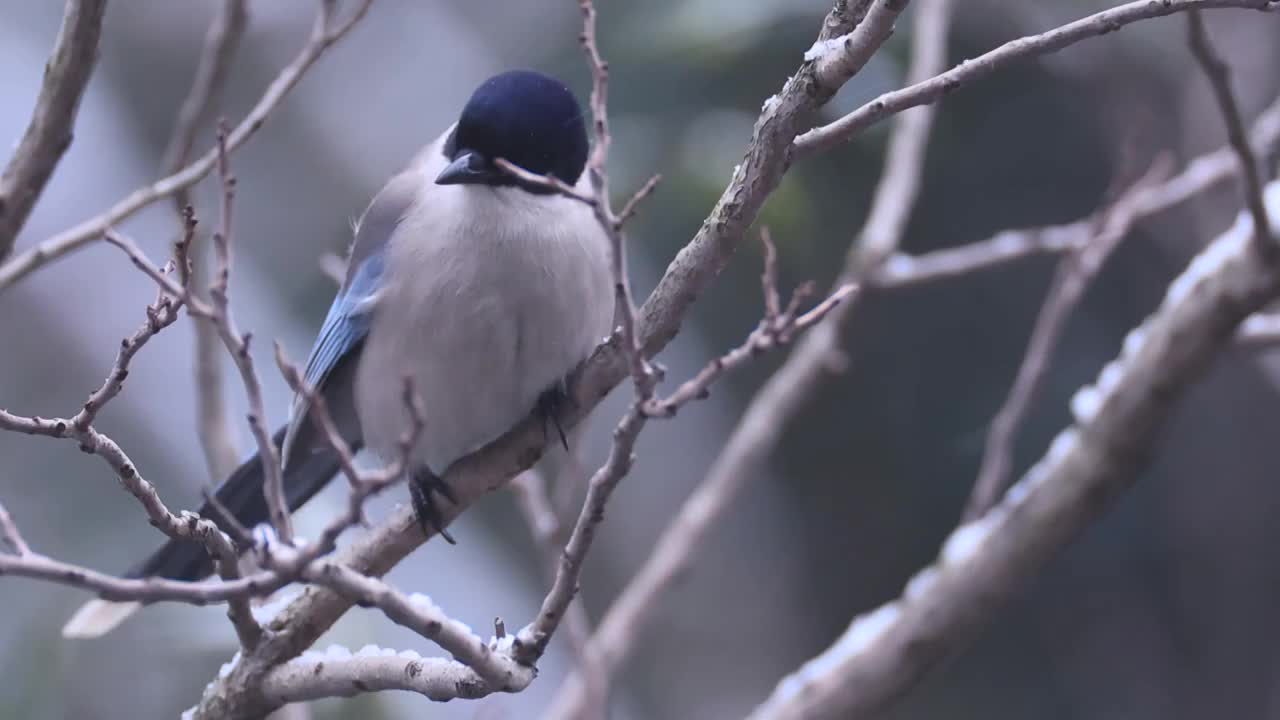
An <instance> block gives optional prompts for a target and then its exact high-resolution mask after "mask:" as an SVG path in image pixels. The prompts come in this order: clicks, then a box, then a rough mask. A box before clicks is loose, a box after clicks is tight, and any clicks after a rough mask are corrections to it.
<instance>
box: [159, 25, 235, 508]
mask: <svg viewBox="0 0 1280 720" xmlns="http://www.w3.org/2000/svg"><path fill="white" fill-rule="evenodd" d="M248 24H249V12H248V2H247V0H223V3H222V5H221V9H220V10H219V11H218V14H217V15H216V16H215V17H214V19H213V22H212V23H211V24H210V25H209V30H208V32H206V33H205V38H204V49H203V50H202V51H201V53H200V60H199V63H198V64H197V65H196V72H195V77H194V78H193V79H192V81H191V90H190V91H189V92H188V93H187V97H186V99H185V100H183V101H182V106H181V107H180V108H179V109H178V116H177V119H176V120H175V121H174V126H173V134H172V135H171V136H170V137H169V143H168V145H167V146H166V147H165V151H164V155H163V156H162V157H163V159H162V160H161V162H160V167H161V172H162V173H163V174H165V175H172V174H173V173H176V172H178V171H179V170H181V169H182V167H183V166H184V165H186V164H187V163H188V162H190V159H191V150H192V148H193V147H194V146H195V140H196V133H197V132H198V131H199V130H200V126H201V125H202V124H203V123H204V122H205V121H206V120H207V119H208V117H209V116H210V115H211V114H212V112H213V111H214V109H215V108H216V107H217V105H218V102H219V98H220V97H221V96H222V90H223V88H224V87H225V86H226V83H227V77H228V76H229V75H230V72H231V65H232V63H233V62H234V61H235V57H236V51H237V49H238V48H239V46H240V40H241V38H242V37H243V36H244V31H245V28H246V27H247V26H248ZM191 206H192V200H191V188H190V186H188V187H184V188H179V189H178V190H177V191H175V192H174V193H173V208H174V211H175V212H176V213H177V214H178V216H179V218H181V217H182V215H183V213H184V212H185V211H186V209H187V208H189V207H191ZM192 256H193V257H195V258H196V259H197V262H196V264H195V269H194V277H193V281H194V282H193V283H191V284H192V285H193V286H194V287H195V288H197V289H198V288H203V287H205V286H206V285H208V283H209V274H208V271H207V265H206V264H205V262H204V260H205V257H206V256H207V253H206V252H205V250H204V247H203V246H202V245H201V244H200V243H197V244H196V245H195V247H194V248H193V249H192ZM193 331H194V333H195V368H194V375H195V385H196V434H197V436H198V437H199V438H200V447H201V449H202V450H203V451H204V458H205V464H206V465H207V466H208V468H209V480H210V482H213V483H217V482H221V481H222V479H223V478H225V477H227V476H228V475H230V474H231V471H232V470H235V468H236V466H237V465H238V464H239V463H240V450H239V449H238V448H237V447H236V442H235V436H234V433H233V432H232V429H231V419H230V417H229V416H228V414H227V405H226V398H225V396H224V395H223V388H224V382H223V372H222V354H221V353H220V352H219V347H220V344H219V341H218V333H217V331H216V329H215V328H214V327H213V325H211V324H210V323H208V322H197V323H195V326H194V328H193Z"/></svg>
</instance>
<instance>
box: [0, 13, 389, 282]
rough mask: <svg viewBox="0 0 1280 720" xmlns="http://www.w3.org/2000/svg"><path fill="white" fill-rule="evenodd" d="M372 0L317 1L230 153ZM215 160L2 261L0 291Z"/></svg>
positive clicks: (197, 175)
mask: <svg viewBox="0 0 1280 720" xmlns="http://www.w3.org/2000/svg"><path fill="white" fill-rule="evenodd" d="M372 2H373V0H361V2H359V3H357V4H356V7H355V9H354V10H353V11H352V13H351V14H350V15H349V16H348V17H347V18H346V19H345V20H341V21H339V20H338V19H337V18H336V16H335V15H336V13H335V9H334V6H335V3H333V2H322V3H321V4H320V8H321V10H320V13H319V15H318V16H317V18H316V22H315V27H314V29H313V30H312V32H311V37H310V38H309V39H308V40H307V43H306V45H304V46H303V48H302V50H301V52H299V53H298V56H297V57H296V58H294V60H293V62H291V63H289V64H288V65H287V66H285V67H284V69H282V70H281V71H280V74H279V75H277V76H276V78H275V80H273V81H272V83H271V84H270V85H269V86H268V87H267V89H266V91H264V92H263V94H262V97H261V98H260V99H259V100H258V104H257V105H255V106H254V107H253V109H252V110H250V111H249V114H248V115H246V116H245V118H244V119H243V120H242V121H241V122H240V124H239V125H237V126H236V128H235V129H234V130H233V131H232V132H231V133H230V135H228V137H227V142H226V145H227V151H228V152H231V151H233V150H235V149H236V148H239V147H240V146H241V145H243V144H244V143H245V142H247V141H248V140H249V138H251V137H253V135H254V133H256V132H257V131H258V129H259V128H261V127H262V125H263V124H264V123H265V122H266V121H267V118H268V117H269V116H270V115H271V113H272V112H273V111H274V110H275V109H276V107H278V106H279V105H280V102H281V101H282V100H284V98H285V97H286V96H287V95H288V94H289V91H290V90H292V89H293V88H294V87H295V86H296V85H297V84H298V82H299V81H300V80H301V79H302V77H303V76H304V75H305V74H306V72H307V70H309V69H310V68H311V66H312V65H314V64H315V62H316V61H317V60H319V59H320V57H321V56H322V55H323V54H324V52H325V51H326V50H328V49H329V47H330V46H331V45H333V44H334V43H335V42H337V41H338V40H340V39H341V38H342V37H343V36H344V35H346V34H347V32H348V31H349V30H351V28H352V27H354V26H355V25H356V23H358V22H359V21H360V19H361V18H363V17H364V15H365V13H366V12H367V11H368V10H369V6H370V5H371V4H372ZM217 162H218V148H216V147H214V148H211V149H210V150H209V151H208V152H206V153H205V154H204V155H203V156H201V157H200V158H199V159H198V160H196V161H195V162H193V163H191V164H190V165H188V166H186V167H185V168H183V169H182V170H180V171H178V172H175V173H173V174H172V175H168V176H167V177H164V178H162V179H160V180H157V181H156V182H154V183H152V184H150V185H147V186H144V187H141V188H138V189H137V190H135V191H133V192H132V193H130V194H129V195H128V196H127V197H125V198H124V199H122V200H120V201H119V202H118V203H116V204H115V205H114V206H112V207H111V208H110V209H108V210H107V211H106V212H103V213H102V214H100V215H96V216H94V217H92V218H89V219H88V220H85V221H84V222H81V223H80V224H79V225H76V226H75V227H72V228H70V229H68V230H65V231H63V232H61V233H59V234H57V235H55V236H53V237H51V238H49V239H48V240H46V241H44V242H42V243H40V244H39V245H37V246H36V247H33V248H31V249H29V250H27V251H25V252H23V253H21V254H19V255H18V256H16V257H14V258H12V259H10V260H9V261H8V262H6V263H4V264H3V265H0V292H3V291H4V290H7V289H8V288H9V287H10V286H12V285H13V284H14V283H16V282H18V281H19V280H21V279H22V278H24V277H26V276H27V275H29V274H31V273H32V272H33V271H35V270H37V269H39V268H41V267H44V266H45V265H47V264H49V263H50V262H52V261H54V260H56V259H58V258H60V257H62V256H63V255H66V254H67V253H70V252H73V251H75V250H78V249H80V248H82V247H84V246H86V245H88V244H89V243H91V242H93V241H94V240H97V239H98V238H100V237H102V236H103V234H104V233H105V232H106V231H107V230H108V229H109V228H110V227H112V226H113V225H117V224H119V223H120V222H121V221H122V220H124V219H125V218H127V217H129V216H131V215H133V214H134V213H136V212H138V211H139V210H141V209H143V208H145V207H147V206H148V205H151V204H152V203H154V202H156V201H158V200H161V199H162V198H165V197H167V196H169V195H171V194H173V193H175V192H177V191H179V190H182V189H184V188H188V187H190V186H192V185H194V184H195V183H197V182H199V181H200V180H202V179H204V178H205V177H206V176H207V175H208V174H209V173H210V172H212V171H213V169H214V167H215V166H216V165H217Z"/></svg>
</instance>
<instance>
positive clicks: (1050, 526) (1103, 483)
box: [751, 183, 1280, 720]
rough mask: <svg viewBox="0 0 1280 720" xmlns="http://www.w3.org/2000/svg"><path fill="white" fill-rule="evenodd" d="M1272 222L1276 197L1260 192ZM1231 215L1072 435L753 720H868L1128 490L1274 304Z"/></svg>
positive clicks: (1084, 392)
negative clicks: (1226, 352) (1176, 420)
mask: <svg viewBox="0 0 1280 720" xmlns="http://www.w3.org/2000/svg"><path fill="white" fill-rule="evenodd" d="M1267 192H1268V194H1269V197H1268V198H1267V204H1268V206H1269V209H1270V216H1271V220H1272V221H1273V222H1274V221H1276V220H1277V219H1280V183H1272V184H1271V185H1270V186H1269V188H1268V191H1267ZM1252 236H1253V222H1252V220H1251V219H1250V218H1249V216H1248V215H1247V214H1244V213H1242V214H1241V216H1240V218H1239V219H1238V220H1237V221H1236V223H1235V225H1234V226H1233V227H1232V228H1231V229H1230V230H1228V231H1227V232H1226V233H1224V234H1223V235H1222V236H1220V237H1219V238H1217V239H1216V240H1214V241H1213V243H1212V244H1210V245H1209V247H1208V248H1206V249H1205V250H1204V251H1203V252H1201V253H1200V255H1199V256H1197V257H1196V259H1195V260H1194V261H1193V262H1192V263H1191V264H1190V265H1189V266H1188V268H1187V269H1186V270H1185V271H1184V272H1183V273H1182V275H1181V276H1180V277H1178V279H1177V280H1175V281H1174V282H1173V284H1172V285H1170V287H1169V290H1168V292H1167V293H1166V295H1165V299H1164V301H1163V302H1162V303H1161V305H1160V307H1159V309H1157V310H1156V312H1155V313H1154V314H1153V315H1152V316H1151V317H1150V318H1148V319H1147V320H1146V321H1145V322H1144V323H1143V324H1142V325H1140V326H1139V327H1137V328H1135V329H1133V330H1132V331H1130V333H1129V335H1128V337H1127V338H1125V341H1124V346H1123V350H1122V352H1121V354H1120V356H1119V357H1118V358H1117V359H1116V360H1114V361H1112V362H1111V363H1108V364H1107V366H1106V367H1105V368H1104V369H1103V370H1102V371H1101V373H1100V374H1099V376H1098V381H1097V383H1096V384H1095V385H1094V386H1091V387H1084V388H1081V389H1080V390H1079V391H1078V392H1077V394H1076V397H1075V398H1073V400H1072V410H1073V414H1074V416H1075V422H1074V424H1073V425H1072V426H1071V427H1069V428H1067V429H1066V430H1064V431H1062V432H1061V433H1060V434H1059V435H1058V437H1057V438H1056V439H1055V440H1054V441H1053V443H1052V446H1051V447H1050V448H1049V450H1048V452H1047V453H1046V454H1045V456H1044V457H1043V458H1042V459H1041V460H1040V462H1038V463H1037V464H1036V465H1035V466H1033V467H1032V468H1031V469H1030V470H1029V471H1028V472H1027V474H1026V475H1025V476H1023V478H1022V480H1020V481H1019V483H1018V484H1016V485H1015V486H1014V487H1013V488H1012V489H1010V491H1009V492H1008V493H1007V494H1006V495H1005V496H1004V498H1003V499H1001V500H1000V502H999V503H998V504H997V505H995V507H993V508H992V509H991V510H990V511H989V512H988V513H987V514H985V515H983V516H982V517H981V518H979V519H978V520H975V521H972V522H968V523H965V524H962V525H961V526H960V527H958V528H957V529H956V530H955V531H954V532H952V534H951V536H950V537H949V538H948V539H947V541H946V543H945V544H944V546H943V548H942V551H941V553H940V555H939V557H938V560H937V561H936V562H935V563H934V564H933V565H932V566H930V567H928V568H925V569H924V570H922V571H920V572H919V573H917V574H916V575H915V577H914V578H912V579H911V581H910V582H908V583H907V586H906V589H905V590H904V592H903V594H902V596H901V597H900V598H899V599H897V600H895V601H893V602H890V603H888V604H886V605H883V606H881V607H880V608H878V609H877V610H874V611H872V612H869V613H866V614H864V615H861V616H859V617H858V618H856V619H855V620H854V621H853V622H852V623H851V624H850V626H849V628H848V629H847V630H846V631H845V633H844V634H843V635H842V636H841V637H840V638H839V639H837V640H836V642H835V643H834V644H833V645H832V646H831V647H830V648H829V649H827V650H826V651H824V652H823V653H822V654H820V655H819V656H817V657H815V658H814V659H812V660H810V661H809V662H808V663H806V664H805V665H804V666H802V667H801V668H800V669H799V670H797V671H796V672H795V673H793V674H792V675H791V676H789V677H787V678H785V679H783V680H782V681H781V682H780V683H779V684H778V686H777V688H776V689H775V690H774V692H773V694H772V696H771V697H770V698H769V699H768V700H766V701H765V702H764V704H762V705H761V706H760V707H759V708H757V709H756V711H755V712H754V713H753V714H752V716H751V717H752V718H753V719H754V720H766V719H767V720H779V719H782V718H788V719H789V718H818V717H822V718H827V717H840V718H845V719H847V720H857V719H858V718H869V717H880V716H881V715H882V713H883V712H884V711H885V710H886V709H887V708H888V707H889V705H890V704H891V703H892V702H893V701H895V700H896V699H897V698H898V697H900V696H901V695H902V694H903V693H905V692H906V691H907V690H909V689H910V688H911V687H913V686H914V685H915V684H916V682H918V681H919V680H920V679H921V678H922V677H923V676H924V675H925V673H926V672H927V671H928V670H929V669H930V668H932V667H933V666H935V665H936V664H937V663H938V662H940V661H941V660H942V659H943V658H945V657H947V656H949V655H950V654H952V653H954V652H955V651H956V650H957V649H958V648H959V647H961V646H962V645H963V644H964V643H965V642H966V641H967V640H969V639H970V638H971V637H972V636H973V635H974V634H975V633H976V632H977V631H978V630H979V629H980V627H981V626H982V625H984V624H985V623H986V622H988V621H989V620H990V619H991V618H992V617H994V616H995V615H996V614H997V613H998V612H999V611H1000V610H1001V609H1002V608H1003V606H1004V604H1005V602H1006V601H1007V600H1008V599H1009V598H1010V597H1011V596H1012V595H1013V594H1014V593H1015V592H1016V591H1017V589H1018V588H1019V587H1021V585H1022V583H1023V582H1025V581H1026V580H1027V579H1028V578H1029V577H1030V576H1031V575H1033V574H1034V573H1035V572H1036V571H1038V570H1039V569H1040V568H1041V567H1043V566H1044V564H1045V563H1047V562H1048V561H1049V560H1050V559H1051V558H1052V557H1053V556H1054V555H1055V554H1056V553H1057V552H1058V551H1059V550H1060V549H1061V548H1062V547H1063V546H1064V545H1066V544H1067V543H1068V542H1070V541H1071V540H1072V539H1073V538H1074V537H1075V536H1076V535H1077V534H1078V533H1079V532H1080V531H1081V530H1082V529H1083V528H1085V527H1086V526H1087V525H1088V524H1089V523H1091V522H1093V521H1094V520H1096V519H1097V517H1098V516H1099V515H1100V514H1101V513H1102V512H1103V511H1105V510H1106V509H1107V508H1108V507H1109V505H1110V504H1111V502H1112V501H1114V500H1115V499H1116V498H1117V497H1118V496H1119V495H1120V494H1121V493H1122V492H1123V491H1125V490H1126V489H1128V487H1129V486H1130V485H1132V483H1133V482H1134V480H1135V479H1136V478H1137V477H1138V474H1139V472H1140V470H1141V469H1142V467H1143V466H1144V465H1145V461H1146V458H1147V456H1148V454H1149V452H1150V450H1151V446H1152V443H1153V442H1154V439H1155V437H1156V436H1157V434H1158V433H1159V431H1160V430H1161V428H1162V427H1163V425H1164V422H1165V420H1166V419H1167V418H1168V416H1169V414H1170V411H1171V410H1172V408H1173V406H1174V405H1175V403H1176V402H1177V401H1178V400H1179V399H1180V398H1181V397H1182V395H1183V394H1184V392H1185V391H1186V389H1187V388H1188V387H1189V386H1190V385H1191V384H1192V383H1194V382H1195V381H1196V380H1197V379H1199V378H1200V377H1201V376H1202V375H1203V374H1204V372H1205V371H1206V370H1207V369H1208V367H1209V364H1210V363H1211V362H1212V361H1213V359H1214V358H1215V356H1216V355H1217V354H1219V353H1220V352H1221V351H1222V350H1223V349H1224V348H1225V347H1227V345H1228V342H1229V340H1230V338H1231V336H1232V333H1233V331H1234V330H1235V329H1236V327H1237V326H1238V325H1239V324H1240V322H1241V321H1242V320H1244V318H1245V317H1246V316H1247V315H1248V314H1249V313H1251V312H1254V311H1256V310H1258V309H1260V308H1261V307H1263V306H1264V305H1265V304H1266V303H1267V302H1269V301H1271V300H1273V299H1274V298H1275V297H1276V296H1277V294H1280V266H1277V264H1276V263H1275V262H1274V261H1273V259H1272V255H1273V254H1272V253H1267V254H1260V253H1259V252H1258V248H1257V244H1256V243H1253V242H1252V241H1251V238H1252Z"/></svg>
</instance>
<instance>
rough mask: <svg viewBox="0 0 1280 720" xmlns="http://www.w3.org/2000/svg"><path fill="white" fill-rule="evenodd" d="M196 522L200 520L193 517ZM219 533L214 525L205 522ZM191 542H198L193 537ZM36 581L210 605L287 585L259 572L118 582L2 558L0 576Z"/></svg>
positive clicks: (135, 598)
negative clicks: (223, 577)
mask: <svg viewBox="0 0 1280 720" xmlns="http://www.w3.org/2000/svg"><path fill="white" fill-rule="evenodd" d="M192 517H193V518H195V517H196V516H192ZM205 522H207V523H208V525H209V526H210V527H213V528H214V529H215V530H216V526H214V525H213V523H212V522H209V521H205ZM191 539H196V535H195V534H192V536H191ZM2 575H13V576H16V577H27V578H34V579H37V580H45V581H48V582H53V583H57V584H59V585H66V586H68V587H74V588H79V589H81V590H88V591H90V592H93V593H96V594H98V595H100V596H102V597H103V598H105V599H107V600H113V601H130V602H141V603H153V602H162V601H174V602H182V603H186V604H188V605H207V604H209V603H218V602H226V601H227V600H229V599H232V598H250V597H265V596H267V595H270V594H271V593H273V592H275V591H277V590H279V589H280V588H282V587H284V585H285V584H287V581H285V580H283V579H282V577H281V576H280V575H279V574H278V573H274V572H258V573H254V574H252V575H247V576H245V577H242V578H240V579H239V580H235V581H230V582H228V581H224V580H221V579H218V580H198V581H192V582H187V581H182V580H167V579H165V578H154V577H153V578H141V579H132V578H118V577H114V576H112V575H107V574H105V573H100V572H98V571H97V570H93V569H90V568H87V567H83V566H80V565H73V564H71V563H66V562H61V561H58V560H54V559H53V558H50V557H47V556H44V555H41V554H39V553H36V552H30V553H28V554H26V555H23V556H21V557H19V556H16V555H3V554H0V576H2Z"/></svg>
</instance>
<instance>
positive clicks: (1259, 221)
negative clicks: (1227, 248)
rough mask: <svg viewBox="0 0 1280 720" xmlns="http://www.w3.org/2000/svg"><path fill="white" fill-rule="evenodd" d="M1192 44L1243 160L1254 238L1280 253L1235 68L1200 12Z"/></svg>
mask: <svg viewBox="0 0 1280 720" xmlns="http://www.w3.org/2000/svg"><path fill="white" fill-rule="evenodd" d="M1187 35H1188V44H1189V45H1190V46H1191V54H1192V55H1193V56H1194V57H1195V59H1196V62H1198V63H1199V64H1200V67H1201V68H1202V69H1203V70H1204V74H1205V77H1207V78H1208V79H1209V86H1210V87H1211V88H1212V89H1213V97H1214V99H1215V100H1217V101H1218V108H1219V109H1220V110H1222V119H1223V122H1224V123H1225V124H1226V126H1227V142H1228V144H1229V145H1230V146H1231V150H1232V151H1233V152H1234V153H1235V154H1236V160H1237V161H1238V162H1239V163H1240V184H1241V186H1242V187H1243V189H1244V206H1245V207H1246V208H1248V209H1249V213H1250V214H1251V215H1252V216H1253V227H1254V231H1255V232H1254V238H1253V241H1254V242H1255V243H1257V245H1258V251H1259V252H1261V253H1280V246H1277V245H1276V244H1275V242H1274V240H1275V238H1274V237H1272V235H1271V223H1270V222H1269V221H1268V220H1267V207H1266V205H1265V204H1264V203H1263V200H1262V180H1261V179H1259V177H1258V159H1257V158H1256V157H1254V154H1253V148H1252V147H1250V145H1249V137H1248V134H1247V133H1246V132H1245V129H1244V120H1242V119H1241V117H1240V104H1239V103H1238V102H1236V96H1235V93H1234V92H1233V91H1232V90H1231V68H1229V67H1228V66H1227V63H1226V62H1225V61H1223V60H1222V58H1220V57H1218V54H1217V53H1216V52H1215V51H1214V49H1213V43H1211V42H1210V41H1209V33H1208V32H1207V31H1206V30H1205V28H1204V20H1203V19H1202V18H1201V17H1200V13H1199V12H1198V11H1192V12H1191V13H1190V14H1188V15H1187Z"/></svg>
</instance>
